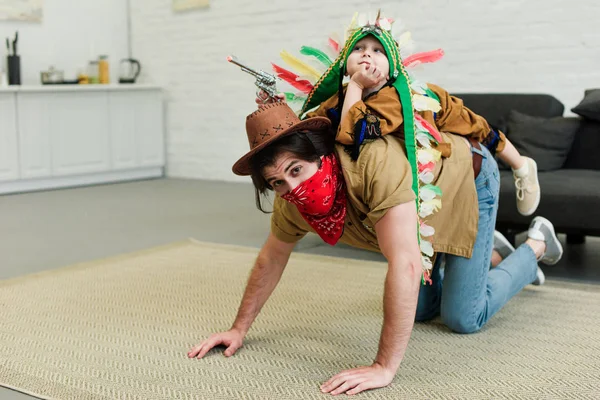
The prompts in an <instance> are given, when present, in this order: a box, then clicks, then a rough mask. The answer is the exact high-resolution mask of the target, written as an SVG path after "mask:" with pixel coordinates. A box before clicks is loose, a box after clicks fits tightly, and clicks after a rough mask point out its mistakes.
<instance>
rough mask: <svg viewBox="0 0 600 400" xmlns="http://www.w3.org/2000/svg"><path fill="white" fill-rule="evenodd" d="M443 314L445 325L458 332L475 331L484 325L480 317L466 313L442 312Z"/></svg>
mask: <svg viewBox="0 0 600 400" xmlns="http://www.w3.org/2000/svg"><path fill="white" fill-rule="evenodd" d="M441 316H442V322H443V323H444V325H446V326H447V327H448V328H450V329H451V330H452V331H454V332H456V333H475V332H477V331H478V330H480V329H481V327H482V326H483V324H481V323H480V322H479V320H478V318H476V317H475V316H469V315H466V314H464V313H463V314H455V313H444V312H442V314H441Z"/></svg>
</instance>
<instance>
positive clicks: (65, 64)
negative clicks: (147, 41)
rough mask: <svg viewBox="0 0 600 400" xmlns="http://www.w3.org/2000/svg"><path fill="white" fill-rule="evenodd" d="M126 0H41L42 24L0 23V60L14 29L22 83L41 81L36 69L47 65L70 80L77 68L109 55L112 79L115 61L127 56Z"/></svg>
mask: <svg viewBox="0 0 600 400" xmlns="http://www.w3.org/2000/svg"><path fill="white" fill-rule="evenodd" d="M127 23H128V11H127V1H126V0H102V1H98V0H77V1H74V0H45V1H44V18H43V21H42V23H41V24H35V23H30V22H27V23H25V22H15V21H0V57H2V58H1V59H2V60H3V61H2V65H3V66H6V64H5V60H6V58H5V55H6V44H5V40H4V39H5V37H10V38H11V42H12V39H13V38H14V34H15V31H16V30H19V42H18V51H19V53H20V55H21V81H22V83H23V84H27V85H39V84H40V71H46V70H48V68H49V67H50V65H54V66H55V68H57V69H59V70H63V71H64V72H65V79H75V77H76V74H77V70H78V68H80V67H83V66H87V63H88V61H89V60H90V59H91V58H96V57H97V56H98V55H99V54H107V55H109V56H110V62H111V80H115V79H118V70H119V65H118V61H119V60H120V59H121V58H124V57H127V55H128V39H129V37H128V28H127Z"/></svg>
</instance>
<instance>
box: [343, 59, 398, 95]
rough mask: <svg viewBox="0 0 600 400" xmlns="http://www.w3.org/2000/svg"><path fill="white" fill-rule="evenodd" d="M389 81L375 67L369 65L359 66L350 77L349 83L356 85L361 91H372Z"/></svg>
mask: <svg viewBox="0 0 600 400" xmlns="http://www.w3.org/2000/svg"><path fill="white" fill-rule="evenodd" d="M387 80H389V77H387V76H384V75H383V74H382V73H381V71H380V70H378V69H377V67H375V66H372V65H371V64H361V68H360V69H359V70H358V71H356V72H355V73H354V75H352V77H350V81H351V82H354V83H355V84H357V85H358V86H359V87H361V88H362V89H363V90H368V89H373V88H374V87H377V86H379V85H381V84H382V83H384V82H386V81H387Z"/></svg>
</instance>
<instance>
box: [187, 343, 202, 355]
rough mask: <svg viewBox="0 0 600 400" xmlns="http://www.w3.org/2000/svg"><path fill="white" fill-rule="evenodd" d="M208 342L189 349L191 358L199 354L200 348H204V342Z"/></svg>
mask: <svg viewBox="0 0 600 400" xmlns="http://www.w3.org/2000/svg"><path fill="white" fill-rule="evenodd" d="M205 342H206V340H205V341H203V342H202V343H200V344H198V345H196V346H194V347H192V349H191V350H190V351H188V357H190V358H194V357H196V356H197V355H198V353H200V350H202V346H204V343H205Z"/></svg>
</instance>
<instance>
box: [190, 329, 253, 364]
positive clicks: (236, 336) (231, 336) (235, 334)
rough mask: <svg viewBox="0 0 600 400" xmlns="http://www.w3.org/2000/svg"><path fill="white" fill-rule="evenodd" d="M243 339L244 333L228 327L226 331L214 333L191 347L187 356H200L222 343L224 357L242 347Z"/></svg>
mask: <svg viewBox="0 0 600 400" xmlns="http://www.w3.org/2000/svg"><path fill="white" fill-rule="evenodd" d="M243 340H244V334H243V333H242V332H240V331H239V330H237V329H230V330H228V331H227V332H221V333H215V334H213V335H211V336H210V337H209V338H208V339H206V340H205V341H203V342H202V343H200V344H199V345H197V346H194V347H192V349H191V350H190V351H189V352H188V357H189V358H194V357H196V358H202V357H204V356H205V355H206V353H208V352H209V351H210V349H212V348H213V347H215V346H219V345H224V346H227V349H225V351H224V352H223V354H224V355H225V357H229V356H232V355H234V354H235V352H236V351H237V350H238V349H239V348H240V347H242V341H243Z"/></svg>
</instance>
